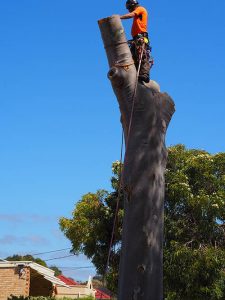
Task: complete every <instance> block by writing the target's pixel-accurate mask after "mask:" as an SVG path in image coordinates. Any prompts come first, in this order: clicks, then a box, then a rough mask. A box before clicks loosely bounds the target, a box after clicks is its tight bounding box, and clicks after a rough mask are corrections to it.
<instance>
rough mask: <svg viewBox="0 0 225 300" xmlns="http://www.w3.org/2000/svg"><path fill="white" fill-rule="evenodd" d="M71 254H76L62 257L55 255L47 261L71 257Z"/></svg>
mask: <svg viewBox="0 0 225 300" xmlns="http://www.w3.org/2000/svg"><path fill="white" fill-rule="evenodd" d="M71 256H74V254H71V255H66V256H60V257H55V258H49V259H45V261H49V260H55V259H62V258H66V257H71Z"/></svg>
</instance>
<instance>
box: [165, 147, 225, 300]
mask: <svg viewBox="0 0 225 300" xmlns="http://www.w3.org/2000/svg"><path fill="white" fill-rule="evenodd" d="M166 182H167V184H166V199H165V250H164V261H165V266H164V274H165V297H166V299H168V300H172V299H175V300H181V299H182V300H190V299H191V300H201V299H202V300H203V299H204V300H214V299H225V153H219V154H216V155H210V154H209V153H207V152H205V151H201V150H186V149H185V147H184V146H181V145H178V146H175V147H171V148H169V157H168V164H167V170H166Z"/></svg>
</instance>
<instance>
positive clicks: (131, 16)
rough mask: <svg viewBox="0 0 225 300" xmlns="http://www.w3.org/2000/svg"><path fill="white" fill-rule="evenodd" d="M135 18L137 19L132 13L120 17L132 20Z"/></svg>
mask: <svg viewBox="0 0 225 300" xmlns="http://www.w3.org/2000/svg"><path fill="white" fill-rule="evenodd" d="M134 17H135V13H133V12H131V13H129V14H125V15H122V16H120V19H131V18H134Z"/></svg>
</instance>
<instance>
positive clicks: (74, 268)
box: [57, 266, 95, 270]
mask: <svg viewBox="0 0 225 300" xmlns="http://www.w3.org/2000/svg"><path fill="white" fill-rule="evenodd" d="M57 268H59V269H68V270H78V269H94V268H95V267H94V266H87V267H57Z"/></svg>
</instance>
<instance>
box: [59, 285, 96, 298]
mask: <svg viewBox="0 0 225 300" xmlns="http://www.w3.org/2000/svg"><path fill="white" fill-rule="evenodd" d="M88 296H92V297H94V296H95V292H94V290H93V289H90V288H88V287H87V286H82V285H77V286H70V288H66V287H62V286H57V287H56V295H55V297H56V298H63V297H69V298H72V299H79V298H82V297H88Z"/></svg>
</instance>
